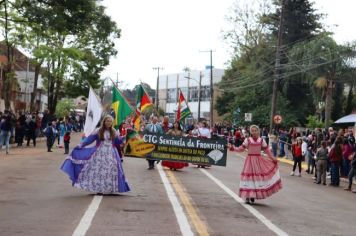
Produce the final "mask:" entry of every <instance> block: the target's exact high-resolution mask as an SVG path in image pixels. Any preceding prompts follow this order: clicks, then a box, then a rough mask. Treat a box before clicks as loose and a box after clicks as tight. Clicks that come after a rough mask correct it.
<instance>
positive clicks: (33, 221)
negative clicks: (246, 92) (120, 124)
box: [0, 134, 356, 236]
mask: <svg viewBox="0 0 356 236" xmlns="http://www.w3.org/2000/svg"><path fill="white" fill-rule="evenodd" d="M72 140H73V141H72V143H71V145H72V146H74V145H75V144H78V142H79V134H74V135H73V136H72ZM63 153H64V150H63V149H54V152H52V153H48V152H46V148H45V143H44V142H40V143H38V145H37V147H35V148H34V147H31V146H30V147H23V148H12V149H11V150H10V154H9V155H5V152H4V151H2V152H0V235H4V236H11V235H26V236H27V235H33V236H42V235H51V236H55V235H88V236H89V235H90V236H97V235H100V236H105V235H125V236H126V235H228V236H230V235H356V224H355V217H356V204H355V203H356V194H354V193H352V192H347V191H344V190H343V187H345V186H346V183H342V185H343V186H341V187H338V188H335V187H330V186H323V185H316V184H314V183H313V179H312V178H311V175H307V174H305V173H303V176H302V177H296V176H289V173H290V171H291V166H290V165H288V164H285V163H280V173H281V177H282V181H283V189H282V190H281V191H280V192H278V193H276V194H275V195H273V196H272V197H270V198H268V199H265V200H261V201H257V202H256V204H254V205H252V206H251V205H246V204H245V203H243V201H242V200H241V199H240V198H238V196H237V191H238V185H239V175H240V171H241V169H242V165H243V162H244V159H243V155H244V154H241V155H240V154H237V153H229V155H228V159H227V167H218V166H213V167H212V168H210V169H198V168H196V167H195V166H192V165H190V166H189V167H188V168H184V169H182V170H179V171H171V170H168V169H164V168H162V167H160V165H159V166H156V169H155V170H147V167H148V165H147V162H146V161H145V160H141V159H137V158H136V159H135V158H128V157H125V159H124V162H123V168H124V171H125V175H126V177H127V181H128V183H129V185H130V187H131V190H132V191H131V192H129V193H125V194H120V195H110V196H107V195H104V196H99V195H94V194H90V193H87V192H85V191H82V190H78V189H76V188H73V187H72V186H71V183H70V181H69V179H68V177H67V176H66V175H65V174H64V173H62V172H61V171H60V169H59V168H60V166H61V164H62V162H63V160H64V159H65V157H66V156H65V155H64V154H63ZM328 181H329V180H328ZM354 188H356V186H354Z"/></svg>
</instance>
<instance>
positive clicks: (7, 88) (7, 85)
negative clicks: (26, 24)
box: [3, 1, 13, 110]
mask: <svg viewBox="0 0 356 236" xmlns="http://www.w3.org/2000/svg"><path fill="white" fill-rule="evenodd" d="M4 8H5V43H6V57H7V67H6V71H5V73H4V74H5V76H4V84H3V94H4V101H5V109H6V110H10V108H11V104H10V99H11V77H12V73H11V72H12V61H13V60H12V57H11V55H12V53H11V45H10V43H9V38H8V32H9V29H8V23H9V21H8V12H7V1H5V2H4Z"/></svg>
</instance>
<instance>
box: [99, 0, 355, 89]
mask: <svg viewBox="0 0 356 236" xmlns="http://www.w3.org/2000/svg"><path fill="white" fill-rule="evenodd" d="M234 1H235V0H209V1H206V0H179V1H178V0H150V1H146V0H130V1H125V0H104V1H103V5H104V6H106V7H107V14H109V15H110V16H111V17H112V19H113V20H114V21H116V22H117V25H118V27H119V28H120V29H121V30H122V35H121V38H120V39H119V40H117V46H116V48H117V50H118V55H117V57H116V58H112V59H111V60H110V65H109V66H108V67H107V69H106V70H105V71H104V72H103V73H102V78H105V77H111V78H112V79H114V80H115V81H116V78H117V77H118V79H119V81H124V84H123V85H122V86H123V87H128V88H132V87H133V86H135V85H136V84H138V83H139V82H140V81H143V82H146V83H148V84H149V85H151V87H153V88H155V86H156V78H157V71H154V70H153V69H152V68H153V67H163V68H164V70H162V71H161V72H160V74H167V73H178V72H181V71H182V69H183V68H184V67H185V66H187V67H190V68H191V69H197V70H201V69H204V67H205V66H206V65H209V64H210V57H209V53H204V52H200V51H204V50H209V49H213V50H215V52H214V53H213V65H214V67H215V68H225V67H226V66H225V65H226V62H227V61H228V60H229V58H230V56H229V52H228V50H229V48H228V46H227V45H226V44H225V43H224V42H223V40H222V33H221V32H222V30H223V29H226V28H227V27H228V26H227V22H226V21H225V16H226V15H227V14H228V12H229V8H231V6H232V4H233V2H234ZM314 2H315V8H316V9H318V10H319V12H320V13H325V14H327V17H326V18H325V20H324V21H323V22H324V23H326V24H327V25H329V26H330V29H331V30H332V31H334V32H335V39H336V40H337V41H338V42H340V43H342V42H347V41H352V40H354V39H356V30H355V27H354V24H355V22H356V14H354V12H353V11H354V10H355V9H356V1H355V0H338V1H336V0H314Z"/></svg>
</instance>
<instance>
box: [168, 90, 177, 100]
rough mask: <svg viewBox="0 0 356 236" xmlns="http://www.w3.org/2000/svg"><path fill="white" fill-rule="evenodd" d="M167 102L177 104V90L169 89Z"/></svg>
mask: <svg viewBox="0 0 356 236" xmlns="http://www.w3.org/2000/svg"><path fill="white" fill-rule="evenodd" d="M167 102H168V103H171V102H177V89H175V88H174V89H167Z"/></svg>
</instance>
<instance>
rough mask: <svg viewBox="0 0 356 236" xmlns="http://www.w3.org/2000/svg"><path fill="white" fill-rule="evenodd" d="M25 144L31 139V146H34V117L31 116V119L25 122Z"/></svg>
mask: <svg viewBox="0 0 356 236" xmlns="http://www.w3.org/2000/svg"><path fill="white" fill-rule="evenodd" d="M26 131H27V132H26V136H27V146H30V140H31V139H32V140H33V146H34V147H36V117H35V116H32V117H31V120H30V121H29V122H28V123H27V129H26Z"/></svg>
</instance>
